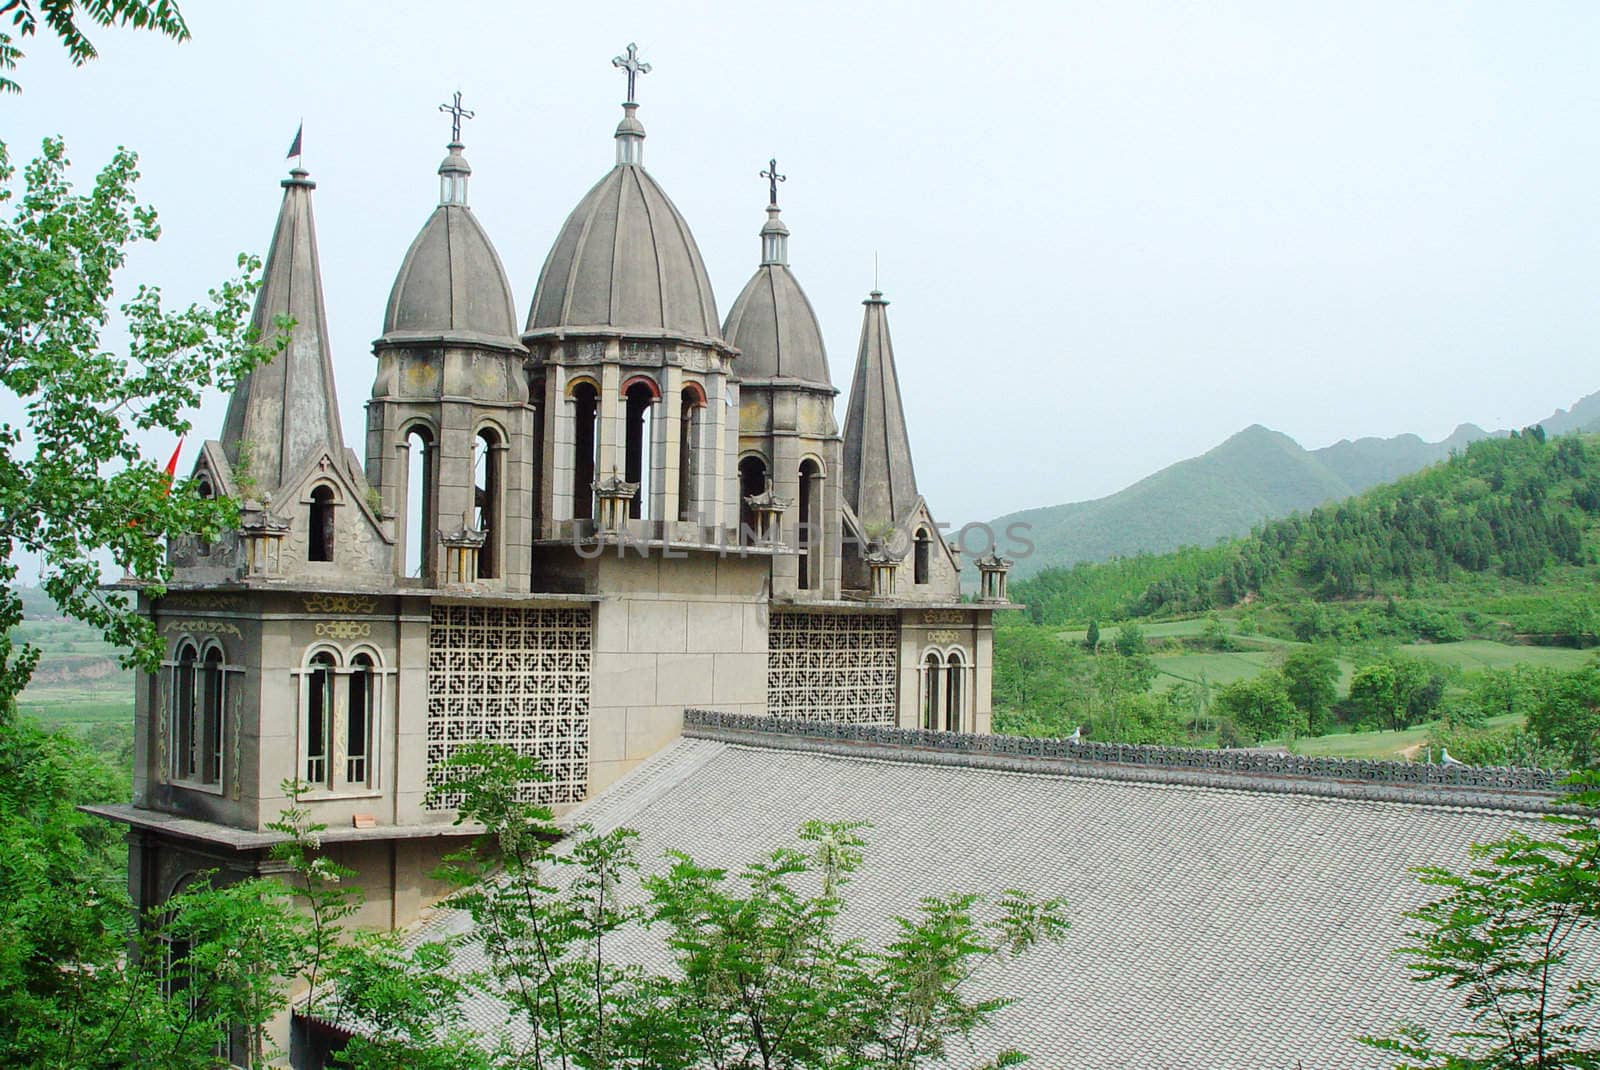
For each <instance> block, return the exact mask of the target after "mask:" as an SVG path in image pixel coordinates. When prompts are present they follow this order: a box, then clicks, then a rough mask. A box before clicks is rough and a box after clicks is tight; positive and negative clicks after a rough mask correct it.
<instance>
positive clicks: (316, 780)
mask: <svg viewBox="0 0 1600 1070" xmlns="http://www.w3.org/2000/svg"><path fill="white" fill-rule="evenodd" d="M333 678H334V660H333V655H332V654H330V653H328V652H327V651H325V650H323V651H319V652H318V653H317V654H315V655H313V656H312V658H311V671H310V672H309V673H308V674H307V676H306V705H305V710H306V718H305V780H306V782H307V783H309V784H311V785H312V786H313V787H315V788H319V789H326V788H328V787H329V786H330V784H329V774H330V771H331V770H330V766H331V751H332V749H333V731H332V729H333V697H334V696H333Z"/></svg>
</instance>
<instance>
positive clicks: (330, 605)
mask: <svg viewBox="0 0 1600 1070" xmlns="http://www.w3.org/2000/svg"><path fill="white" fill-rule="evenodd" d="M305 607H306V612H307V613H372V612H375V611H376V610H377V608H378V600H377V599H376V598H373V597H371V596H369V595H361V594H314V595H310V596H309V597H307V598H306V600H305Z"/></svg>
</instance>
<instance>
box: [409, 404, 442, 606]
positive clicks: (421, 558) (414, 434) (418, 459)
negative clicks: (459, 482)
mask: <svg viewBox="0 0 1600 1070" xmlns="http://www.w3.org/2000/svg"><path fill="white" fill-rule="evenodd" d="M433 466H434V451H433V436H432V435H431V434H429V433H428V429H427V428H425V427H420V426H418V427H413V428H411V430H409V431H407V432H406V528H405V536H404V538H405V574H406V576H408V577H410V578H412V579H417V578H421V577H425V576H427V574H428V572H429V570H430V569H431V568H432V565H433V533H434V530H435V528H436V527H437V526H438V525H436V524H435V523H434V521H433Z"/></svg>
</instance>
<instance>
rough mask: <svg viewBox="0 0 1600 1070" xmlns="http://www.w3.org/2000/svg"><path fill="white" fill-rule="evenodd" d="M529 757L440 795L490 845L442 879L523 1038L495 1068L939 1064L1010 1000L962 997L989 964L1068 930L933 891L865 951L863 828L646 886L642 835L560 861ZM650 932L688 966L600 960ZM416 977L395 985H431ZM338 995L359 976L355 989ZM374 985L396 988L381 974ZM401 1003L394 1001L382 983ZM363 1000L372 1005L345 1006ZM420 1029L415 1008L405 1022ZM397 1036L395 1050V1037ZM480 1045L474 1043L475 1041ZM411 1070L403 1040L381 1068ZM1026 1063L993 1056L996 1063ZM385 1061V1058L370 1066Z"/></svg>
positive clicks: (496, 761) (1026, 900)
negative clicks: (856, 926) (852, 888)
mask: <svg viewBox="0 0 1600 1070" xmlns="http://www.w3.org/2000/svg"><path fill="white" fill-rule="evenodd" d="M538 778H539V773H538V769H537V765H536V763H533V762H532V761H531V760H530V759H526V758H522V757H520V756H518V755H516V754H515V753H513V752H511V751H508V750H506V749H505V748H501V747H495V746H490V745H475V746H470V747H465V748H462V749H461V750H459V751H457V752H456V755H455V756H454V757H453V758H452V759H451V760H450V761H449V762H448V763H447V765H446V769H445V777H444V780H443V781H442V782H441V783H440V784H439V785H438V788H437V790H438V791H440V792H447V793H451V794H452V795H453V796H456V797H459V800H460V807H459V813H460V815H461V817H462V819H463V820H468V821H477V822H481V823H483V824H484V825H485V827H486V828H487V829H488V834H487V835H486V837H485V838H484V839H483V841H482V842H481V843H480V844H479V845H478V846H477V847H475V848H474V849H472V850H470V851H468V852H465V853H463V854H460V855H457V856H456V857H455V858H454V860H453V862H452V863H451V867H450V869H449V870H448V872H449V875H450V877H451V879H452V880H453V881H455V882H456V883H457V885H458V889H459V890H458V891H457V892H456V894H455V895H454V896H453V897H452V899H451V903H452V904H453V905H455V906H456V907H458V908H460V909H463V910H466V911H468V912H469V913H470V914H471V915H472V918H473V921H474V925H473V927H472V929H471V931H470V933H469V934H468V937H467V939H468V940H470V941H473V942H476V943H477V944H479V945H480V946H481V948H482V950H483V952H484V954H485V955H486V956H487V957H488V959H489V962H490V963H491V966H492V968H491V970H490V971H489V972H488V973H487V975H486V976H483V977H481V978H479V979H478V983H479V984H481V985H484V986H486V989H487V991H488V992H489V993H490V994H492V995H493V996H495V997H496V998H497V999H498V1000H499V1001H500V1002H501V1003H502V1004H503V1005H504V1006H505V1007H507V1008H508V1010H509V1013H510V1015H511V1016H512V1019H513V1021H514V1022H515V1023H516V1026H517V1027H518V1029H519V1031H520V1032H521V1033H522V1034H523V1035H525V1036H526V1038H527V1039H526V1041H525V1042H524V1043H522V1044H520V1045H519V1046H518V1049H517V1050H516V1051H515V1052H500V1053H499V1054H498V1055H497V1057H496V1059H495V1060H494V1061H493V1065H496V1066H506V1067H507V1068H509V1067H510V1066H511V1065H513V1064H514V1065H516V1066H518V1067H527V1068H533V1070H546V1068H555V1067H561V1068H568V1067H580V1066H581V1067H600V1066H618V1067H620V1066H627V1067H632V1068H638V1070H668V1068H672V1070H692V1068H708V1070H709V1068H713V1067H715V1068H719V1070H721V1068H726V1070H756V1068H760V1067H778V1066H782V1067H792V1068H795V1070H807V1068H815V1070H823V1068H844V1067H868V1066H871V1067H880V1068H885V1070H888V1068H900V1070H912V1068H915V1067H921V1066H930V1065H934V1064H940V1065H942V1064H943V1061H944V1060H945V1059H946V1057H947V1056H950V1055H953V1054H955V1051H954V1045H953V1042H954V1041H956V1040H957V1039H959V1038H966V1037H970V1036H971V1035H972V1033H973V1032H974V1030H976V1029H977V1028H978V1027H980V1026H981V1025H983V1024H984V1023H985V1022H988V1021H991V1020H992V1019H993V1017H994V1015H995V1014H996V1013H997V1012H998V1011H999V1010H1000V1009H1001V1008H1003V1007H1004V1006H1006V1005H1007V1004H1008V1002H1009V1001H1008V1000H1006V999H1004V998H1001V997H996V996H993V995H992V994H984V995H982V996H978V995H975V994H973V993H972V992H970V991H969V988H970V980H971V978H972V976H973V974H974V972H975V971H976V970H978V969H979V968H980V967H981V966H982V965H983V964H984V963H986V962H989V961H991V960H994V959H996V958H1005V957H1009V956H1012V955H1016V954H1020V953H1022V952H1023V951H1025V950H1027V949H1028V948H1030V947H1032V946H1034V945H1035V944H1038V943H1041V942H1056V941H1059V940H1061V939H1062V938H1063V937H1064V935H1065V930H1066V922H1065V920H1064V919H1063V917H1062V905H1061V904H1060V903H1059V902H1058V901H1054V900H1049V901H1040V900H1036V899H1034V898H1032V897H1030V896H1028V895H1025V894H1024V893H1022V892H1018V891H1008V892H1005V893H1003V894H1002V895H1001V896H1000V898H999V900H998V901H997V902H995V903H993V904H984V903H983V902H981V901H980V900H979V898H978V897H976V896H973V895H961V894H957V895H949V896H940V897H929V898H925V899H923V900H922V901H921V904H920V907H919V909H918V911H917V912H916V913H915V914H914V915H912V916H910V917H905V918H900V919H898V920H897V921H896V923H895V936H894V937H893V938H892V939H891V940H890V941H889V942H888V944H887V945H886V946H884V947H883V948H881V949H871V948H868V947H866V946H865V945H863V944H862V943H860V942H859V941H857V940H855V939H853V938H850V937H847V936H844V935H841V933H840V931H839V930H840V929H841V928H850V927H849V926H848V925H846V924H845V922H844V920H843V919H844V918H845V914H846V911H847V898H846V890H847V887H848V885H849V882H850V880H851V877H852V875H853V874H854V873H855V872H856V871H857V869H858V868H859V867H860V865H861V864H862V861H863V855H864V848H865V841H864V839H863V837H862V836H861V832H862V831H863V827H862V826H861V825H859V824H856V823H849V822H843V823H839V822H835V823H821V822H813V823H809V824H807V825H806V826H804V827H803V828H802V829H801V830H800V833H799V838H798V843H797V844H796V845H795V846H792V847H783V848H780V849H778V850H776V851H774V852H772V853H771V854H770V855H768V856H767V857H766V858H763V859H760V860H758V861H756V862H753V863H751V864H750V865H748V866H746V867H745V868H744V869H743V870H741V871H740V872H739V873H738V874H729V873H727V872H725V871H723V870H720V869H713V868H709V867H705V866H702V865H700V864H698V863H696V862H695V861H694V860H693V859H692V858H690V857H689V856H687V855H684V854H681V853H675V854H671V855H670V856H669V857H670V862H669V865H668V868H667V869H666V871H665V872H663V873H658V874H654V875H651V876H648V877H645V878H644V879H643V880H642V881H640V882H639V884H640V886H641V887H642V889H643V892H644V896H643V899H642V900H641V899H640V898H639V897H638V896H635V895H630V894H628V893H627V892H626V890H625V889H626V887H627V886H628V885H630V884H633V883H634V882H635V881H637V876H636V874H637V869H638V866H637V862H636V860H635V858H634V856H633V849H632V839H633V834H632V833H630V832H628V831H626V830H617V831H613V832H611V833H607V834H603V835H600V834H594V833H592V832H591V831H589V830H586V829H579V830H577V831H576V833H575V834H574V835H573V836H572V837H569V839H568V840H567V844H566V849H563V850H557V849H555V848H554V846H553V845H554V843H555V841H556V838H557V830H556V829H555V826H554V825H553V824H552V823H551V815H550V812H549V811H548V810H547V809H545V808H543V807H540V806H538V805H534V804H530V803H526V802H523V801H521V795H522V785H524V784H526V783H527V782H528V781H529V780H531V779H538ZM634 925H643V926H648V927H650V928H652V929H654V930H656V931H658V932H660V934H661V935H662V937H663V938H664V939H665V941H666V945H667V946H668V947H669V948H670V949H671V952H672V955H673V958H674V960H675V964H676V970H675V971H673V972H672V973H669V974H660V975H657V974H652V973H650V972H649V971H647V970H642V969H640V968H639V967H636V966H629V965H626V964H624V963H620V962H615V961H612V960H611V959H609V958H607V949H608V947H609V944H608V943H607V941H606V940H605V937H606V936H607V935H608V934H611V933H615V932H616V931H617V930H618V929H620V928H622V927H624V926H634ZM437 965H438V963H437V962H429V963H413V964H411V965H409V966H406V967H404V970H405V973H406V975H407V977H408V978H409V980H406V981H404V982H402V984H401V985H400V988H399V990H400V991H403V992H408V993H412V994H416V993H420V992H421V991H422V987H421V986H422V981H421V978H420V976H419V975H420V974H422V973H423V972H425V971H427V970H432V971H433V972H437ZM343 980H344V982H345V983H346V984H353V983H354V982H355V981H357V980H358V979H357V978H355V977H353V976H351V975H346V976H345V977H344V978H343ZM377 981H378V982H379V983H380V984H385V983H387V982H386V981H385V975H384V974H379V975H378V977H377ZM388 991H395V989H388ZM350 998H351V999H352V1000H354V1001H355V1002H353V1003H352V1004H350V1005H351V1006H359V1005H363V1004H362V1003H361V1001H362V1000H364V999H366V997H365V996H364V995H363V994H362V993H359V992H353V993H352V994H351V997H350ZM400 1017H401V1018H402V1019H405V1020H415V1019H416V1018H417V1017H418V1010H417V1007H416V1006H414V1005H412V1006H411V1009H409V1010H407V1011H405V1013H404V1014H402V1015H400ZM396 1036H399V1034H398V1033H396ZM480 1039H481V1038H480ZM424 1047H425V1048H426V1051H425V1053H424V1054H425V1055H426V1056H427V1058H424V1059H417V1060H413V1059H412V1058H411V1055H410V1053H409V1051H408V1049H407V1043H406V1042H405V1041H404V1040H403V1039H401V1040H397V1041H396V1042H395V1043H394V1044H393V1045H392V1046H391V1047H390V1048H389V1050H388V1057H390V1058H392V1059H396V1060H398V1061H400V1062H401V1063H402V1064H404V1065H419V1066H440V1065H453V1064H448V1063H440V1062H439V1061H438V1059H439V1058H443V1057H445V1056H446V1055H447V1054H448V1053H443V1052H440V1050H439V1049H438V1046H437V1045H436V1044H435V1043H434V1042H433V1041H431V1040H430V1041H426V1042H425V1044H424ZM1020 1061H1021V1056H1020V1055H1019V1054H1018V1053H1016V1052H1012V1051H1006V1052H1000V1053H997V1054H996V1055H995V1057H994V1059H993V1060H992V1061H991V1062H990V1063H988V1064H987V1065H988V1066H991V1067H998V1066H1012V1065H1015V1064H1016V1063H1017V1062H1020ZM371 1065H378V1064H371Z"/></svg>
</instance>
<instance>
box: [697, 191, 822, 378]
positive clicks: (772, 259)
mask: <svg viewBox="0 0 1600 1070" xmlns="http://www.w3.org/2000/svg"><path fill="white" fill-rule="evenodd" d="M761 247H762V257H761V260H762V263H761V266H760V267H758V268H756V273H755V274H754V275H752V276H751V277H750V281H749V282H748V283H746V284H745V287H744V289H743V290H742V291H740V293H739V297H738V299H737V300H735V301H734V302H733V309H732V310H731V311H730V312H729V313H728V321H727V323H725V324H723V327H722V337H724V338H726V339H727V340H728V343H729V344H730V345H734V346H737V347H738V348H739V363H738V373H739V378H740V379H742V380H745V381H746V382H748V381H750V380H754V379H796V380H800V381H801V382H805V383H810V384H814V385H817V386H825V387H828V388H830V389H831V388H832V386H833V380H832V378H831V377H830V376H829V375H828V353H827V350H826V349H824V348H823V345H822V328H821V326H820V325H819V324H818V323H817V314H816V312H814V311H813V310H812V308H811V302H810V301H809V300H808V299H807V298H806V293H805V291H804V290H802V289H801V288H800V283H799V281H798V280H797V279H796V278H795V277H794V273H793V272H792V271H790V270H789V265H788V259H789V229H788V228H787V227H785V226H784V225H783V220H782V219H780V218H778V209H777V206H776V205H774V206H772V207H770V208H768V209H767V224H766V226H764V227H762V228H761Z"/></svg>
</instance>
